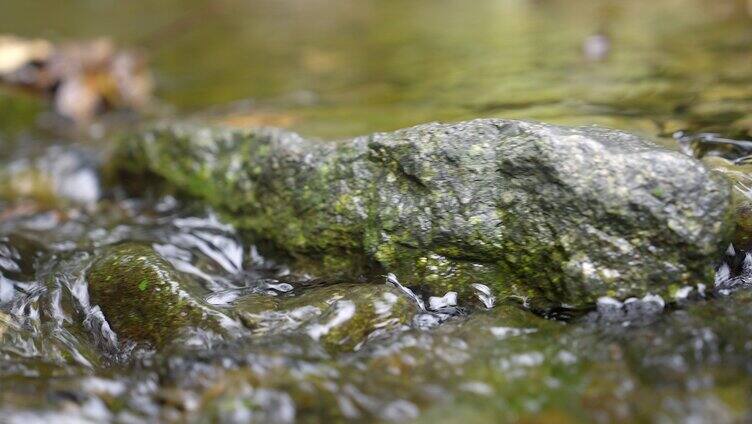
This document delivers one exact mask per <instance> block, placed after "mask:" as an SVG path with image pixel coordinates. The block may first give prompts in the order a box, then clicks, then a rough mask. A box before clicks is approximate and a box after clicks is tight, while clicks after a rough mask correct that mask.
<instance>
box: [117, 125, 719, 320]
mask: <svg viewBox="0 0 752 424" xmlns="http://www.w3.org/2000/svg"><path fill="white" fill-rule="evenodd" d="M111 164H112V165H113V166H114V167H115V168H118V169H121V170H123V171H124V172H129V173H130V175H131V176H132V177H135V176H138V175H142V176H144V178H143V181H153V180H154V178H153V177H154V175H155V174H156V175H158V176H160V177H161V178H162V180H163V181H165V182H167V183H168V184H171V185H172V186H174V187H175V188H176V189H178V190H180V191H182V192H183V193H187V194H189V195H191V196H195V197H198V198H201V199H202V200H204V201H205V202H207V203H209V204H210V205H212V206H213V207H215V208H216V209H217V210H219V211H220V212H222V213H223V214H224V216H225V218H226V219H228V220H230V221H231V222H233V223H234V224H235V225H236V226H237V227H238V228H241V229H243V230H246V231H247V232H248V233H249V234H250V235H251V236H252V237H253V238H254V239H255V241H263V242H265V243H268V244H269V245H271V246H273V247H274V248H276V249H278V250H280V251H283V252H285V253H287V254H289V256H291V257H293V258H306V259H305V260H303V261H298V263H297V265H298V266H300V265H303V266H304V267H306V266H307V267H310V266H311V265H312V264H313V269H305V271H307V272H310V273H312V274H314V275H319V276H324V277H330V276H331V275H333V274H337V275H348V274H349V275H350V276H351V277H357V276H359V275H361V274H362V273H365V272H366V271H367V267H365V266H364V265H368V264H377V265H379V266H381V267H382V268H383V269H385V270H386V271H388V272H393V273H394V274H396V275H397V277H398V278H399V280H400V281H401V282H402V283H403V284H407V285H424V286H425V287H427V288H429V289H430V291H432V292H434V293H437V294H442V293H445V292H447V291H450V290H452V291H456V292H458V293H459V294H460V296H462V295H468V294H469V293H470V286H471V284H472V283H483V284H485V285H487V286H489V287H492V288H493V289H494V290H495V291H496V293H497V295H500V296H501V297H504V296H522V297H529V298H540V299H542V300H544V301H551V302H560V303H566V304H569V305H572V306H587V305H591V304H593V303H594V301H595V300H596V299H597V298H599V297H601V296H612V297H618V298H627V297H631V296H637V297H641V296H644V295H645V294H647V293H655V294H659V295H666V296H667V295H669V294H670V292H671V290H672V287H676V286H681V285H686V284H697V283H704V284H709V283H710V281H712V278H713V266H712V264H713V262H714V260H715V259H716V257H717V255H718V254H719V252H720V251H722V249H724V248H725V245H727V243H728V241H729V239H730V236H731V232H732V230H733V222H732V221H733V220H732V218H731V216H732V205H731V195H730V190H729V185H728V183H727V182H726V181H724V180H723V178H721V177H719V176H717V175H714V174H713V173H712V172H710V171H709V170H708V169H707V168H705V167H703V166H702V164H701V163H700V162H699V161H697V160H695V159H692V158H689V157H687V156H685V155H682V154H681V153H678V152H673V151H668V150H665V149H662V148H660V147H658V146H656V145H655V144H653V143H651V142H650V141H647V140H644V139H642V138H640V137H637V136H635V135H632V134H628V133H625V132H621V131H615V130H608V129H603V128H598V127H593V126H589V127H575V128H572V127H562V126H555V125H547V124H542V123H536V122H525V121H512V120H502V119H477V120H473V121H468V122H461V123H456V124H440V123H431V124H425V125H419V126H416V127H413V128H407V129H403V130H399V131H395V132H391V133H377V134H372V135H369V136H363V137H357V138H354V139H352V140H341V141H337V142H328V143H327V142H321V141H319V140H307V139H304V138H302V137H300V136H299V135H297V134H293V133H289V132H285V131H282V130H277V129H248V130H241V129H231V128H222V127H210V126H202V125H197V124H193V123H191V124H178V125H166V126H160V127H157V128H156V129H154V130H152V131H149V132H147V133H146V134H144V135H143V136H142V137H140V138H135V139H133V140H130V141H129V142H126V143H124V144H123V145H122V146H121V147H120V149H119V150H118V153H117V154H116V155H115V157H114V158H113V159H112V160H111Z"/></svg>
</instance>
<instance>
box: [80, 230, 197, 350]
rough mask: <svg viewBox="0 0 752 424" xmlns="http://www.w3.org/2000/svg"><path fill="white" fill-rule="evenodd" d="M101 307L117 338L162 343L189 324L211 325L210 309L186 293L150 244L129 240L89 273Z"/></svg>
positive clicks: (91, 289) (94, 297)
mask: <svg viewBox="0 0 752 424" xmlns="http://www.w3.org/2000/svg"><path fill="white" fill-rule="evenodd" d="M87 279H88V283H89V294H90V296H91V302H92V304H93V305H99V307H100V308H101V309H102V312H103V313H104V316H105V318H106V319H107V322H108V323H109V324H110V327H111V328H112V329H113V330H114V331H115V333H117V335H118V337H120V338H122V339H126V340H132V341H135V342H146V343H149V344H151V345H154V346H156V347H160V346H163V345H165V344H167V343H168V342H170V341H171V340H173V339H174V338H175V337H177V336H178V334H179V332H180V330H181V329H182V328H185V327H186V326H190V325H200V324H204V325H205V324H207V322H209V321H210V317H209V316H208V315H207V313H206V310H205V309H204V308H203V306H201V305H200V304H198V303H197V302H196V301H195V300H194V299H192V298H191V296H190V295H189V294H188V293H187V292H186V291H185V288H184V286H185V284H186V283H185V282H184V281H182V279H181V278H180V277H179V275H178V274H177V273H176V272H175V270H174V269H173V268H172V266H171V265H170V264H169V263H168V262H167V261H165V260H164V259H163V258H162V257H161V256H159V254H157V253H156V252H155V251H154V250H153V249H152V248H151V247H149V246H146V245H142V244H135V243H126V244H120V245H117V246H113V247H111V248H108V249H107V250H106V251H105V252H103V253H102V254H101V255H100V256H99V258H98V259H97V260H95V261H94V263H93V264H92V266H91V268H90V269H89V272H88V275H87Z"/></svg>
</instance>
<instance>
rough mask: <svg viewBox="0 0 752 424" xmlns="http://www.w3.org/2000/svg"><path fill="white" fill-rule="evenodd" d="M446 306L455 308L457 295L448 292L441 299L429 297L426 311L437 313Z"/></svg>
mask: <svg viewBox="0 0 752 424" xmlns="http://www.w3.org/2000/svg"><path fill="white" fill-rule="evenodd" d="M447 306H457V293H456V292H452V291H450V292H448V293H447V294H445V295H444V296H443V297H437V296H431V297H430V298H428V309H431V310H433V311H438V310H441V309H443V308H446V307H447Z"/></svg>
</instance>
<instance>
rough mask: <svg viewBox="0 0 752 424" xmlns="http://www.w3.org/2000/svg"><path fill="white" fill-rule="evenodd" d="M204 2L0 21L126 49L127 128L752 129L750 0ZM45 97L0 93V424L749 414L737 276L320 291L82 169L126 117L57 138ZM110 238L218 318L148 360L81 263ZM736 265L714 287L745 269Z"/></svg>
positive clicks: (52, 7) (190, 205)
mask: <svg viewBox="0 0 752 424" xmlns="http://www.w3.org/2000/svg"><path fill="white" fill-rule="evenodd" d="M211 3H212V6H211V7H209V8H207V4H206V2H200V1H195V0H190V1H177V0H174V1H171V0H165V1H162V2H160V5H159V6H158V7H157V6H154V5H152V4H151V2H148V1H145V0H137V1H129V2H120V3H110V2H108V3H101V4H100V3H95V2H90V1H83V0H81V1H73V2H66V4H63V3H61V2H56V1H53V0H44V1H37V2H34V4H32V5H30V4H29V2H27V1H23V0H5V1H4V4H3V7H2V8H3V13H0V28H2V29H3V31H7V32H12V33H16V34H20V35H26V36H42V37H49V38H52V39H65V38H75V37H91V36H97V35H108V36H112V37H113V38H115V40H117V41H118V42H122V43H124V44H134V45H140V46H142V47H144V49H146V50H147V51H148V52H149V53H150V55H151V60H152V63H153V66H154V69H155V73H156V78H157V83H158V87H159V91H158V93H157V96H158V98H159V99H160V100H159V104H158V105H157V106H155V108H154V110H152V111H149V113H148V114H147V116H146V117H145V118H142V119H143V120H144V121H149V120H151V119H153V118H160V119H172V118H174V117H176V116H181V117H182V116H186V115H193V114H196V115H200V116H202V117H203V118H204V119H208V120H216V121H221V122H223V123H226V124H230V125H239V126H241V125H272V126H282V127H286V128H290V129H292V130H295V131H300V132H301V133H303V134H305V135H309V136H320V137H333V138H336V137H345V136H352V135H357V134H362V133H367V132H370V131H381V130H392V129H396V128H400V127H404V126H408V125H412V124H417V123H420V122H424V121H429V120H460V119H468V118H474V117H505V118H521V119H522V118H524V119H538V120H543V121H547V122H551V123H558V124H577V125H584V124H599V125H604V126H609V127H613V128H618V129H622V130H627V131H632V132H635V133H639V134H642V135H645V136H648V137H651V138H653V139H655V140H656V141H657V142H658V143H660V144H662V145H664V146H667V147H669V148H673V149H679V148H682V146H684V147H685V148H686V147H687V146H690V145H691V146H690V147H697V143H698V142H700V143H701V142H702V141H707V140H716V141H718V140H721V141H723V140H745V139H746V140H748V139H750V137H752V113H751V112H750V111H752V109H751V108H750V106H752V51H751V50H750V46H751V45H752V18H751V17H750V14H751V13H752V10H750V5H749V3H748V2H745V1H741V0H740V1H732V0H729V1H719V0H714V1H711V0H670V1H664V2H655V1H647V0H646V1H643V0H637V1H634V2H628V3H627V2H622V1H594V0H593V1H589V0H575V1H572V0H567V1H563V0H562V1H557V0H552V1H534V0H527V1H526V0H509V1H490V0H483V1H479V2H474V3H473V4H472V5H471V4H467V3H464V2H450V1H438V2H436V1H416V2H407V1H397V0H387V1H384V2H377V1H362V2H358V3H357V4H351V3H349V2H339V1H335V0H317V1H305V2H304V1H290V2H284V3H281V2H275V1H251V2H239V1H234V0H218V1H213V2H211ZM345 3H346V4H345ZM197 16H198V17H203V19H202V18H197ZM196 58H200V60H197V59H196ZM242 99H250V100H242ZM228 105H229V106H228ZM41 109H44V108H43V107H42V106H40V105H38V104H36V103H35V101H33V100H31V99H25V98H18V97H16V96H15V95H11V94H6V93H4V92H3V91H0V144H2V146H3V149H2V152H0V166H2V167H3V170H4V171H7V172H9V173H10V175H15V177H14V178H15V180H17V181H16V182H15V183H14V184H16V186H14V188H13V189H12V190H9V191H8V192H9V193H13V195H12V196H8V195H4V196H3V197H2V200H0V421H1V422H11V423H16V422H19V423H20V422H23V423H25V424H28V423H33V422H108V421H113V422H125V423H131V422H132V423H140V422H145V421H146V422H154V421H168V422H169V421H175V422H178V421H180V422H183V421H188V422H248V421H254V422H293V421H299V422H331V421H334V422H336V421H345V420H348V421H374V420H375V421H399V422H402V421H418V422H458V421H460V420H462V421H465V422H499V421H521V422H547V423H548V422H572V423H575V422H589V421H592V422H611V421H624V422H643V421H645V422H675V421H687V422H716V423H722V422H744V421H749V420H750V419H752V408H750V402H749V400H750V396H752V326H751V325H750V320H751V319H752V291H750V290H749V289H748V288H747V287H745V286H747V285H748V282H746V280H741V279H739V280H734V282H735V283H739V284H730V283H728V282H727V283H726V284H721V285H720V286H718V287H714V286H713V283H712V282H708V286H707V288H706V290H689V289H687V290H680V291H679V292H678V293H677V295H676V297H675V298H672V299H655V298H650V297H648V298H644V299H641V300H632V301H629V302H627V303H624V304H622V303H618V302H616V301H613V302H611V301H604V302H601V303H599V304H598V305H597V306H594V307H593V309H592V310H585V311H571V310H566V309H556V310H540V309H538V308H536V307H535V305H531V304H529V302H528V301H527V299H520V298H509V299H496V298H493V297H491V296H489V295H487V293H486V291H485V290H486V288H485V287H484V286H482V285H479V286H477V287H476V297H475V298H474V299H471V300H461V301H459V302H457V301H455V299H453V297H452V296H451V295H448V296H445V297H443V298H440V297H433V298H429V296H427V295H426V294H425V293H421V292H420V291H418V290H412V288H406V287H403V286H402V285H401V284H399V276H390V275H388V270H386V272H385V274H387V275H381V274H380V273H377V274H374V275H367V276H364V277H363V278H362V281H349V282H337V283H333V282H331V281H327V278H326V276H310V275H305V274H301V273H300V272H298V271H297V270H295V269H293V268H291V267H290V266H289V264H287V263H285V261H284V260H282V259H279V258H277V257H273V256H271V255H267V254H266V252H265V251H264V249H263V248H262V247H260V246H255V245H254V244H253V242H252V241H251V240H249V239H248V238H247V237H246V236H245V235H244V234H242V233H240V232H238V231H236V229H234V228H233V227H232V226H230V225H228V224H227V223H225V222H222V220H221V219H219V218H218V217H217V215H216V214H215V213H214V212H213V211H212V210H210V209H209V208H207V207H206V206H205V205H202V204H197V203H196V202H192V201H190V200H185V199H180V198H176V197H173V196H171V195H168V194H164V193H161V194H154V195H153V196H146V197H144V198H132V197H129V196H127V195H126V194H125V193H126V191H125V190H123V186H126V185H127V184H128V181H115V182H109V181H103V179H102V177H101V175H100V172H99V169H98V167H97V164H98V163H99V161H101V160H102V159H103V158H105V157H106V155H107V152H108V151H109V150H110V149H111V148H112V146H113V145H114V143H116V142H117V139H118V135H119V134H120V133H121V132H122V131H123V127H124V126H126V125H128V124H129V123H130V122H132V121H125V122H123V121H122V119H123V118H121V117H116V118H114V119H112V121H113V122H109V121H108V122H106V123H103V124H101V125H96V126H94V127H93V128H91V129H88V130H87V131H80V132H74V133H73V134H71V132H70V131H65V132H60V131H58V128H57V126H56V125H55V124H51V123H50V121H51V120H50V119H49V117H48V116H47V115H46V114H45V113H44V112H43V113H42V114H41V115H39V114H38V112H39V110H41ZM126 119H132V118H126ZM139 123H140V121H139ZM698 134H705V135H699V136H698ZM698 140H699V141H698ZM693 143H694V144H693ZM721 145H725V144H723V143H721ZM714 146H715V145H714ZM750 150H752V149H750ZM687 151H688V152H690V153H692V149H689V150H687ZM693 152H694V153H698V152H699V153H704V152H705V151H704V150H702V149H694V151H693ZM722 153H723V154H724V155H725V156H726V157H727V158H729V159H734V158H738V157H740V156H743V155H745V154H750V153H752V151H748V150H746V148H739V149H729V150H727V151H724V152H722ZM29 169H37V170H41V174H42V175H43V177H35V176H33V175H31V174H28V175H27V174H25V173H26V172H27V171H28V170H29ZM677 172H681V170H677ZM34 175H36V174H34ZM18 184H20V186H19V185H18ZM3 189H6V187H3ZM124 242H132V243H138V244H140V245H142V246H147V247H150V248H152V249H154V251H156V252H157V253H158V254H159V255H160V256H161V257H162V258H164V259H165V260H166V261H167V262H169V264H170V266H171V267H173V268H174V269H175V272H176V273H177V274H178V275H179V276H180V278H181V279H183V281H186V282H188V284H186V285H185V287H183V289H184V290H185V291H186V293H187V294H188V295H189V296H190V298H191V299H193V300H194V301H195V302H198V303H199V304H201V305H202V307H203V308H206V310H209V311H211V313H212V314H213V316H215V317H219V318H218V319H217V321H218V322H219V324H218V326H215V327H211V328H207V327H203V326H198V327H195V328H189V329H188V330H186V331H182V332H180V333H179V335H178V336H177V339H176V340H173V341H171V342H169V343H166V344H164V345H162V346H160V348H159V349H154V348H152V347H148V346H144V345H139V344H136V343H133V342H130V341H128V340H127V339H124V338H123V337H119V336H118V334H117V332H116V331H114V330H113V329H112V328H111V326H110V325H109V323H108V322H107V321H106V319H105V318H104V314H103V313H102V308H100V307H99V305H96V304H94V303H93V302H92V300H91V296H90V290H89V281H88V279H87V275H88V274H87V272H88V271H89V269H90V268H91V267H92V264H93V262H94V261H95V259H96V257H97V255H99V254H101V253H102V252H103V251H105V250H106V249H107V248H108V246H112V245H116V244H119V243H124ZM731 253H732V252H729V254H728V255H727V258H726V261H727V262H729V264H730V266H729V265H726V266H725V267H724V266H721V267H720V268H719V275H720V277H719V279H720V280H724V278H722V277H725V276H726V275H727V274H733V275H735V274H736V273H738V272H739V271H741V272H742V273H744V272H745V271H746V272H748V273H752V269H747V268H745V264H744V258H745V256H744V253H743V252H738V251H734V252H733V255H732V254H731ZM722 259H723V258H719V264H720V263H721V262H720V261H721V260H722ZM150 319H156V320H157V321H158V320H159V319H160V318H159V317H151V318H150ZM168 324H169V323H165V325H168Z"/></svg>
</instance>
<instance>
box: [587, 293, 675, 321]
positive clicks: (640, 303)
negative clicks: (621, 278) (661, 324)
mask: <svg viewBox="0 0 752 424" xmlns="http://www.w3.org/2000/svg"><path fill="white" fill-rule="evenodd" d="M665 306H666V302H665V301H664V300H663V298H661V297H660V296H658V295H653V294H647V295H645V296H644V297H643V298H641V299H638V298H635V297H632V298H629V299H627V300H625V301H624V302H620V301H618V300H616V299H613V298H611V297H601V298H599V299H598V302H597V304H596V313H597V319H598V320H599V321H603V322H628V321H640V322H642V321H646V320H647V321H649V320H651V319H653V318H654V317H656V316H657V315H659V314H661V313H662V312H663V309H664V308H665Z"/></svg>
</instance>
